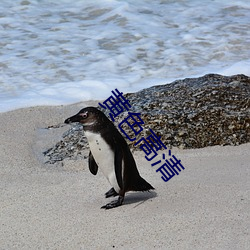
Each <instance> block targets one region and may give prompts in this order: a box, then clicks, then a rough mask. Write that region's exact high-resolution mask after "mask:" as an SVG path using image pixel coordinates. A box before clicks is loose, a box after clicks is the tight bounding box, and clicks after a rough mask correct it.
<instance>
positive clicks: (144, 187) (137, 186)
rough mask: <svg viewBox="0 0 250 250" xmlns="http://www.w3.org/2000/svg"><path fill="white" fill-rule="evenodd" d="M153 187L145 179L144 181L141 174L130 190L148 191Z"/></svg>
mask: <svg viewBox="0 0 250 250" xmlns="http://www.w3.org/2000/svg"><path fill="white" fill-rule="evenodd" d="M150 189H154V187H152V186H151V185H150V184H149V183H148V182H147V181H145V180H144V179H143V178H142V177H141V176H139V178H138V179H137V181H136V182H135V183H134V185H133V187H132V190H131V191H148V190H150Z"/></svg>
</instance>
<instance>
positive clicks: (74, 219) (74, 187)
mask: <svg viewBox="0 0 250 250" xmlns="http://www.w3.org/2000/svg"><path fill="white" fill-rule="evenodd" d="M95 103H96V102H84V103H78V104H74V105H68V106H52V107H49V106H42V107H32V108H25V109H19V110H15V111H10V112H6V113H0V126H1V135H0V138H1V146H0V147H1V150H0V159H1V162H0V176H1V177H0V178H1V180H0V187H1V208H0V209H1V213H0V217H1V229H0V246H1V248H2V249H34V248H35V249H39V248H41V249H44V248H49V249H111V248H112V249H113V248H118V249H125V248H126V249H127V248H131V249H138V248H144V249H152V248H156V249H165V247H166V245H168V248H169V249H191V248H192V249H201V248H203V249H204V248H205V249H213V248H217V249H218V248H220V249H236V248H237V249H247V246H248V242H249V239H250V238H249V232H248V228H249V224H248V221H249V212H248V211H249V207H250V206H249V194H248V192H249V190H250V183H249V164H250V163H249V160H250V156H249V152H250V143H247V144H242V145H239V146H213V147H207V148H202V149H185V150H181V149H177V148H173V151H172V152H173V153H174V155H175V156H176V157H177V158H178V159H181V161H182V163H183V166H184V167H185V170H182V171H181V172H180V174H179V175H178V176H174V177H173V178H172V179H171V180H169V181H168V182H164V181H163V180H162V179H161V176H160V174H159V173H156V172H155V169H153V167H151V166H150V163H149V162H148V161H147V160H146V159H145V158H144V155H143V152H142V151H136V152H134V153H133V155H134V157H135V160H136V162H137V166H138V169H139V172H140V173H141V175H142V177H143V178H145V179H146V180H147V181H148V182H149V183H150V184H152V185H153V186H154V187H155V188H156V190H155V192H150V193H140V192H138V193H136V192H129V193H128V194H126V196H125V202H124V205H123V206H121V207H119V208H115V209H112V210H107V211H104V210H102V209H100V207H101V206H102V205H104V204H105V203H107V200H106V199H105V198H104V193H105V192H106V191H107V190H108V189H109V188H110V187H109V184H108V182H107V181H106V179H105V178H104V176H103V175H102V173H101V172H98V174H97V175H96V176H93V175H91V174H90V172H89V170H88V165H87V159H83V160H77V161H73V160H64V164H63V166H62V165H60V164H58V165H56V164H54V165H52V164H51V165H50V164H48V165H44V164H42V162H41V161H39V160H38V158H37V155H39V154H40V152H39V150H40V151H41V152H42V150H43V149H44V148H47V147H48V146H50V145H53V143H55V142H56V141H57V140H58V139H59V138H60V136H61V135H62V133H63V131H64V130H67V128H66V127H63V128H60V129H58V130H57V129H55V130H54V129H53V130H50V131H49V133H48V134H47V136H46V137H43V135H44V134H43V133H41V134H40V137H39V136H38V134H39V131H40V132H41V129H43V128H45V127H46V126H49V125H52V124H58V123H61V122H63V121H64V119H65V118H67V117H69V116H70V115H71V114H74V113H75V112H77V111H78V110H79V109H80V108H82V107H83V106H84V105H86V106H89V105H94V104H95ZM125 232H126V233H125Z"/></svg>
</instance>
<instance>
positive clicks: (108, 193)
mask: <svg viewBox="0 0 250 250" xmlns="http://www.w3.org/2000/svg"><path fill="white" fill-rule="evenodd" d="M117 195H118V193H117V192H116V191H115V189H114V188H113V187H112V188H111V189H110V190H109V191H108V192H106V193H105V197H106V198H109V197H112V196H117Z"/></svg>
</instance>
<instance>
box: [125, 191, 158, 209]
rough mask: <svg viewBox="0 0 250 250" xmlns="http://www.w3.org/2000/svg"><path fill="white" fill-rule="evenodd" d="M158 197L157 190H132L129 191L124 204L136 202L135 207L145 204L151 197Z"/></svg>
mask: <svg viewBox="0 0 250 250" xmlns="http://www.w3.org/2000/svg"><path fill="white" fill-rule="evenodd" d="M155 197H157V193H156V192H155V191H145V192H140V193H139V192H131V193H127V194H126V196H125V199H124V203H123V205H129V204H134V205H135V206H134V208H135V207H137V206H139V205H141V204H143V203H144V202H146V201H147V200H149V199H153V198H155Z"/></svg>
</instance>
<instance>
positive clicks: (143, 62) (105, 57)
mask: <svg viewBox="0 0 250 250" xmlns="http://www.w3.org/2000/svg"><path fill="white" fill-rule="evenodd" d="M207 73H219V74H224V75H233V74H240V73H243V74H246V75H249V76H250V1H249V0H238V1H233V0H203V1H200V0H199V1H198V0H154V1H151V0H138V1H134V0H127V1H124V0H119V1H118V0H95V1H90V0H74V1H72V0H60V1H52V0H21V1H20V0H13V1H9V0H1V3H0V112H5V111H9V110H13V109H17V108H21V107H29V106H36V105H61V104H69V103H74V102H79V101H84V100H91V99H92V100H93V99H106V98H107V97H109V96H110V95H111V90H113V89H115V88H118V89H119V90H120V91H123V92H134V91H138V90H140V89H143V88H146V87H149V86H152V85H158V84H164V83H169V82H171V81H173V80H176V79H181V78H186V77H193V76H201V75H204V74H207Z"/></svg>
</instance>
